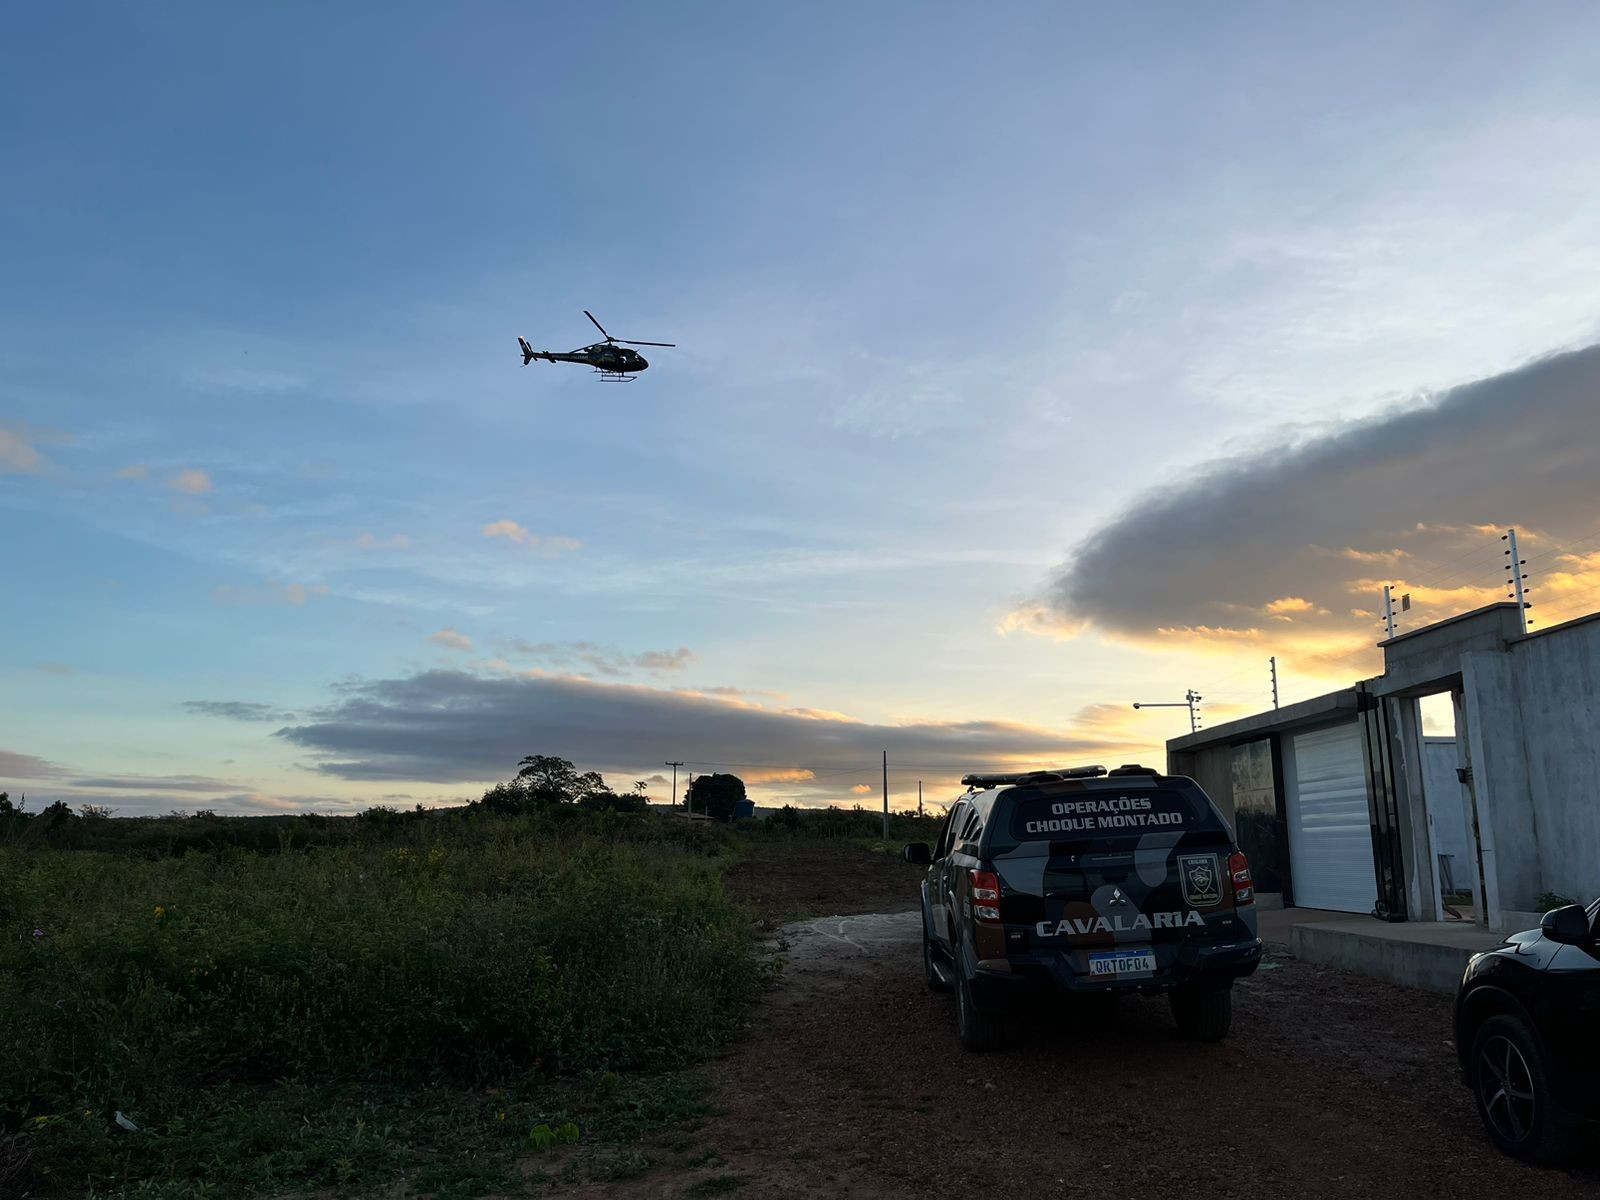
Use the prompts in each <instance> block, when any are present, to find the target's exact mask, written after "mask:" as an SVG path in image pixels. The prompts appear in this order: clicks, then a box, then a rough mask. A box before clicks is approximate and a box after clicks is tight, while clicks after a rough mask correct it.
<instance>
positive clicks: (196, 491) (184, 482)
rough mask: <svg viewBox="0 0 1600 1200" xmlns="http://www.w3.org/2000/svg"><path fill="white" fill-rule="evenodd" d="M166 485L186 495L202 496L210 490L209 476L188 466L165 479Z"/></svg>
mask: <svg viewBox="0 0 1600 1200" xmlns="http://www.w3.org/2000/svg"><path fill="white" fill-rule="evenodd" d="M167 486H168V487H169V488H171V489H172V490H173V491H175V492H182V493H183V494H184V495H186V496H204V495H206V494H207V493H208V492H210V491H211V490H212V484H211V476H210V475H208V474H206V473H205V472H204V471H202V470H200V469H199V468H197V467H188V468H186V469H184V470H182V471H179V472H178V473H177V474H176V475H174V476H173V477H172V478H171V479H169V480H167Z"/></svg>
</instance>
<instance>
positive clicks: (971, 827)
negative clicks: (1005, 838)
mask: <svg viewBox="0 0 1600 1200" xmlns="http://www.w3.org/2000/svg"><path fill="white" fill-rule="evenodd" d="M981 832H983V814H982V813H980V812H979V811H978V810H977V807H976V806H974V807H973V808H972V809H971V810H970V811H969V812H968V813H967V819H966V820H965V821H963V822H962V823H961V836H960V838H959V839H957V840H959V841H963V842H970V841H972V840H973V839H975V838H976V837H977V836H978V835H979V834H980V833H981Z"/></svg>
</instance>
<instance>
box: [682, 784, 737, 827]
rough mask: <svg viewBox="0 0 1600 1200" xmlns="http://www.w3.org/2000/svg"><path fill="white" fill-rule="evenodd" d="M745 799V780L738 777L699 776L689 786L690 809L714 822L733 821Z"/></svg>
mask: <svg viewBox="0 0 1600 1200" xmlns="http://www.w3.org/2000/svg"><path fill="white" fill-rule="evenodd" d="M744 798H745V792H744V780H742V779H740V778H739V777H738V776H737V775H697V776H696V777H695V780H694V782H693V783H691V784H690V785H689V807H690V808H691V809H693V810H694V811H695V812H702V813H705V814H706V815H707V816H708V817H710V818H711V819H712V820H713V821H731V820H733V814H734V813H735V812H737V811H738V808H739V804H740V802H741V801H742V800H744Z"/></svg>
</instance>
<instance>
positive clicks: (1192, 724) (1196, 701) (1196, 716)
mask: <svg viewBox="0 0 1600 1200" xmlns="http://www.w3.org/2000/svg"><path fill="white" fill-rule="evenodd" d="M1201 699H1202V697H1201V695H1200V693H1199V692H1197V691H1195V690H1194V689H1193V688H1190V689H1189V690H1188V691H1187V692H1185V693H1184V694H1183V699H1182V700H1181V701H1177V700H1174V701H1170V702H1168V701H1161V702H1159V703H1157V702H1152V701H1149V700H1144V701H1140V702H1138V703H1136V704H1135V705H1134V707H1135V708H1187V709H1188V710H1189V732H1190V733H1198V732H1200V701H1201Z"/></svg>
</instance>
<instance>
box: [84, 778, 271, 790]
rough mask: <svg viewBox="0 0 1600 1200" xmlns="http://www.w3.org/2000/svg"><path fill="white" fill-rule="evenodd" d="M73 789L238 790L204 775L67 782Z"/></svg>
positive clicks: (224, 781) (87, 779)
mask: <svg viewBox="0 0 1600 1200" xmlns="http://www.w3.org/2000/svg"><path fill="white" fill-rule="evenodd" d="M68 783H69V785H70V786H72V787H75V788H90V789H94V790H97V791H119V792H121V791H128V790H130V789H135V788H160V789H161V790H163V791H168V792H206V793H211V792H227V791H232V790H235V789H237V788H238V786H239V785H238V784H237V783H229V782H228V781H227V780H224V779H212V778H210V777H209V776H205V775H102V776H91V777H88V778H83V779H71V780H68Z"/></svg>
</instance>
